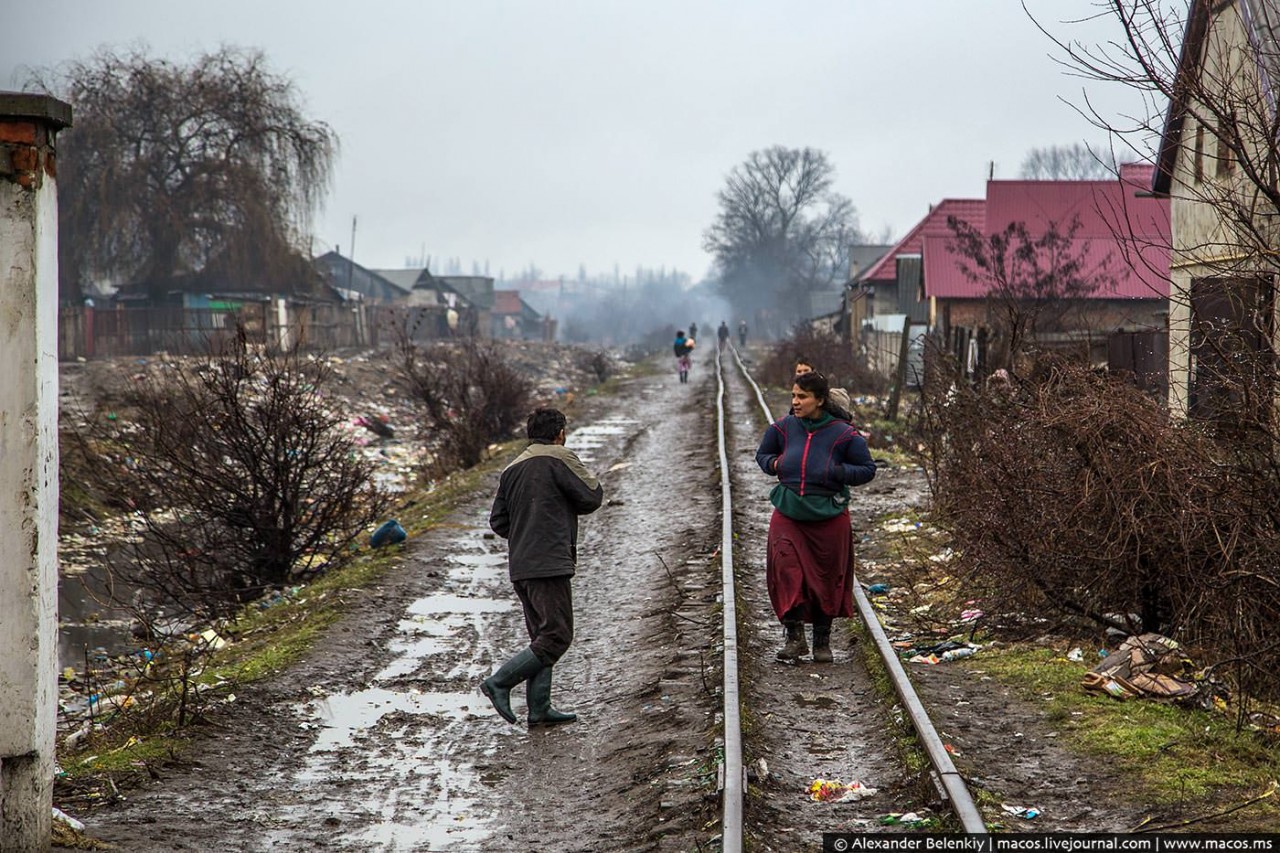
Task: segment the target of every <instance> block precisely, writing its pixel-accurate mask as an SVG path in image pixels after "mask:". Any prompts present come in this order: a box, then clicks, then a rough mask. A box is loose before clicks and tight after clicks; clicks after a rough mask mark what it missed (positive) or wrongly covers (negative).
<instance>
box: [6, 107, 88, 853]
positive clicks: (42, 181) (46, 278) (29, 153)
mask: <svg viewBox="0 0 1280 853" xmlns="http://www.w3.org/2000/svg"><path fill="white" fill-rule="evenodd" d="M70 125H71V107H70V106H69V105H68V104H65V103H63V102H62V101H59V100H57V99H56V98H51V97H49V96H47V95H34V94H19V93H17V92H0V315H3V316H4V317H5V318H6V319H5V333H4V334H3V335H0V363H3V364H7V365H9V367H8V368H6V369H5V371H4V373H3V374H2V375H3V378H2V379H0V412H4V413H5V416H4V417H2V418H0V448H4V452H3V453H0V649H4V654H2V655H0V850H3V851H18V850H22V851H27V850H48V849H49V844H50V831H51V821H52V816H53V763H54V734H55V728H56V725H57V715H58V188H57V180H56V177H55V176H56V175H57V174H58V169H57V156H56V150H55V148H54V139H55V137H56V136H57V133H58V131H59V130H61V129H62V128H64V127H69V126H70Z"/></svg>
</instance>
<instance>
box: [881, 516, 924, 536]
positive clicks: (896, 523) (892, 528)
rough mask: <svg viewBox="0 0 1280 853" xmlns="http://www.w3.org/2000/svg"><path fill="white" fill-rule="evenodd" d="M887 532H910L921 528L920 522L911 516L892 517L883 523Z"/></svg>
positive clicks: (882, 526)
mask: <svg viewBox="0 0 1280 853" xmlns="http://www.w3.org/2000/svg"><path fill="white" fill-rule="evenodd" d="M881 528H882V529H883V530H884V531H885V532H886V533H910V532H911V531H913V530H919V529H920V522H918V521H912V520H911V519H909V518H890V519H888V520H887V521H885V523H884V524H882V525H881Z"/></svg>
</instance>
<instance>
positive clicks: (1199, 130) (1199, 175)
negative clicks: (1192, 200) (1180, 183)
mask: <svg viewBox="0 0 1280 853" xmlns="http://www.w3.org/2000/svg"><path fill="white" fill-rule="evenodd" d="M1191 164H1192V165H1191V171H1192V173H1193V175H1194V177H1195V182H1196V183H1197V184H1198V183H1201V182H1202V181H1203V180H1204V125H1203V124H1197V125H1196V148H1195V158H1194V159H1193V160H1192V161H1191Z"/></svg>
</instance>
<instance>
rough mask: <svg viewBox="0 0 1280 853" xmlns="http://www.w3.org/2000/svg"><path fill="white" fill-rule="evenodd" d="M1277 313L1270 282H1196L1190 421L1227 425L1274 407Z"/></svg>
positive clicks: (1189, 400)
mask: <svg viewBox="0 0 1280 853" xmlns="http://www.w3.org/2000/svg"><path fill="white" fill-rule="evenodd" d="M1274 310H1275V288H1274V286H1273V284H1272V281H1271V280H1270V279H1266V278H1226V277H1222V278H1200V279H1193V280H1192V282H1191V341H1190V344H1191V347H1190V349H1191V365H1190V367H1191V370H1190V377H1189V387H1188V389H1187V392H1188V393H1187V402H1188V407H1187V410H1188V414H1190V415H1191V417H1193V418H1199V419H1202V420H1215V421H1219V422H1227V421H1231V420H1237V419H1245V418H1250V417H1252V416H1253V415H1261V414H1263V412H1264V411H1265V410H1266V409H1267V408H1269V407H1270V406H1271V401H1272V395H1273V393H1274V387H1273V386H1274V384H1275V383H1274V365H1275V361H1274V357H1273V350H1272V340H1273V335H1274V327H1273V322H1272V317H1273V312H1274ZM1250 407H1255V408H1256V407H1263V408H1262V409H1261V410H1258V411H1251V409H1250Z"/></svg>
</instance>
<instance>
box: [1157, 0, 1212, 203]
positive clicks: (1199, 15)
mask: <svg viewBox="0 0 1280 853" xmlns="http://www.w3.org/2000/svg"><path fill="white" fill-rule="evenodd" d="M1208 24H1209V10H1208V7H1207V6H1206V5H1205V0H1192V3H1191V7H1190V9H1188V11H1187V26H1186V30H1185V32H1184V33H1183V36H1182V50H1181V52H1180V54H1179V55H1178V70H1177V73H1176V74H1175V76H1174V84H1173V85H1174V93H1173V97H1172V98H1170V99H1169V109H1168V110H1167V111H1166V112H1165V119H1164V133H1162V134H1161V135H1160V152H1159V155H1158V156H1157V157H1156V170H1155V175H1154V176H1153V177H1152V181H1151V191H1152V192H1153V193H1155V194H1156V195H1158V196H1167V195H1169V191H1170V190H1171V189H1172V186H1173V166H1174V161H1175V160H1177V157H1178V140H1179V138H1180V137H1181V135H1182V121H1183V119H1184V118H1185V117H1186V114H1187V105H1186V103H1185V102H1184V98H1185V92H1186V90H1187V87H1186V86H1185V85H1184V84H1183V80H1185V79H1187V77H1188V76H1189V75H1191V74H1194V73H1195V71H1196V67H1197V66H1199V58H1200V53H1201V47H1202V46H1203V42H1204V37H1205V34H1206V33H1207V32H1208V31H1209V26H1208Z"/></svg>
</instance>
